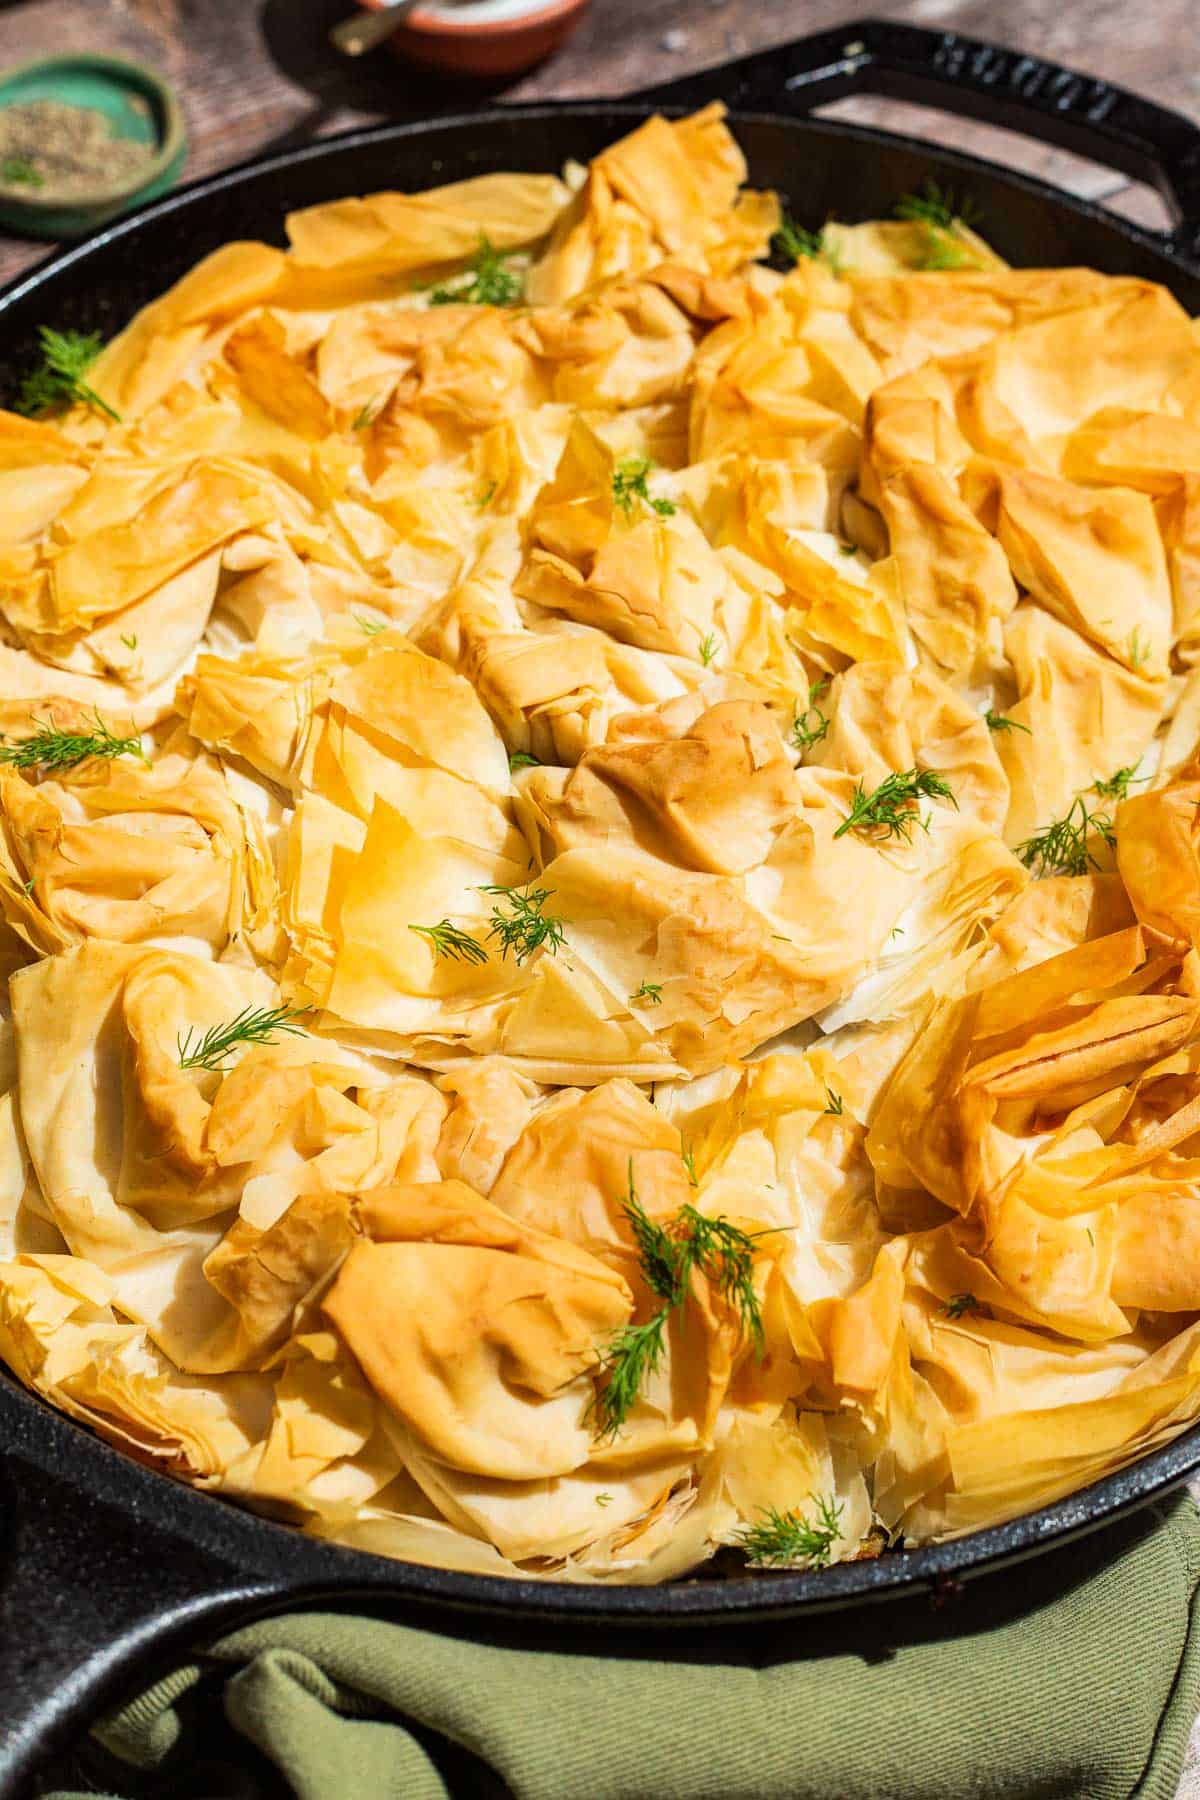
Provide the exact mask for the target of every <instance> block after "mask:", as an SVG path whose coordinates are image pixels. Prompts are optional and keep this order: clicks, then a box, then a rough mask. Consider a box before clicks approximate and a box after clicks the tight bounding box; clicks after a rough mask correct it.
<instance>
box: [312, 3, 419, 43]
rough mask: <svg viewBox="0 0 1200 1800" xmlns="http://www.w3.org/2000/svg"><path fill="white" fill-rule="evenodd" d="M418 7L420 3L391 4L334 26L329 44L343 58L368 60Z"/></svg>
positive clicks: (358, 14)
mask: <svg viewBox="0 0 1200 1800" xmlns="http://www.w3.org/2000/svg"><path fill="white" fill-rule="evenodd" d="M417 4H418V0H392V3H391V5H389V6H382V7H380V8H379V10H378V11H377V12H365V11H361V12H356V13H354V14H353V15H352V16H351V17H350V18H348V19H343V20H342V22H341V24H340V25H335V26H334V28H333V30H332V31H331V32H330V33H329V41H330V43H331V44H332V45H333V47H334V49H335V50H340V51H341V52H342V54H343V56H365V55H366V53H367V51H368V50H374V48H375V46H376V44H382V42H383V40H384V38H386V37H390V36H391V35H392V33H393V31H395V29H396V27H397V25H399V24H400V23H401V22H402V21H403V20H404V19H406V18H407V17H408V15H409V13H410V12H411V11H412V10H413V8H414V6H416V5H417Z"/></svg>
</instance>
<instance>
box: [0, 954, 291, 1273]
mask: <svg viewBox="0 0 1200 1800" xmlns="http://www.w3.org/2000/svg"><path fill="white" fill-rule="evenodd" d="M271 997H272V995H271V989H270V984H269V983H267V982H266V980H265V979H264V977H263V976H261V975H260V974H258V973H256V972H254V971H251V970H248V969H241V968H234V967H230V966H228V965H224V964H214V963H211V962H204V961H201V960H200V959H199V958H197V957H191V956H179V955H173V954H170V953H168V952H166V951H162V950H154V949H142V948H138V947H134V946H130V945H124V944H117V943H109V942H105V941H103V940H102V939H87V940H85V941H84V943H82V944H81V945H79V946H78V947H76V948H73V949H69V950H66V951H64V952H63V953H62V954H61V955H58V956H52V957H48V958H46V959H45V960H44V961H42V962H39V963H35V964H33V965H31V966H30V967H29V968H26V969H23V970H21V971H20V973H19V975H18V976H17V977H16V978H14V980H13V983H12V1004H13V1017H14V1022H15V1025H16V1034H17V1056H18V1067H19V1068H20V1067H21V1066H22V1065H23V1066H24V1067H25V1069H26V1070H27V1071H30V1072H31V1071H33V1070H35V1069H36V1070H37V1071H38V1079H37V1081H36V1083H34V1082H33V1080H32V1074H30V1084H29V1086H28V1088H27V1089H26V1090H25V1092H24V1093H23V1096H22V1100H23V1104H22V1112H21V1116H22V1123H23V1127H24V1132H25V1139H26V1142H27V1144H28V1146H29V1154H30V1157H31V1159H32V1162H33V1166H34V1169H35V1170H36V1172H37V1175H38V1179H39V1182H40V1184H41V1188H42V1193H43V1195H44V1196H45V1199H46V1203H47V1206H48V1208H49V1210H50V1213H51V1215H52V1216H53V1217H54V1219H55V1222H56V1224H57V1225H58V1227H59V1229H60V1230H61V1231H62V1233H63V1236H64V1237H65V1238H66V1240H67V1243H68V1244H69V1245H70V1246H71V1248H72V1249H73V1250H74V1251H75V1252H76V1253H77V1254H78V1255H81V1256H90V1257H93V1258H95V1259H96V1260H98V1261H101V1262H102V1263H108V1262H109V1261H110V1260H111V1259H115V1258H120V1257H123V1256H126V1255H129V1254H132V1253H136V1252H138V1251H142V1252H149V1251H151V1250H153V1249H154V1248H155V1247H156V1244H157V1238H158V1233H159V1232H160V1231H165V1232H170V1231H171V1230H172V1229H173V1228H174V1227H175V1226H184V1225H190V1224H193V1223H196V1222H198V1221H202V1220H205V1219H208V1218H211V1217H213V1216H214V1215H215V1214H217V1213H219V1212H221V1211H222V1210H224V1209H226V1208H227V1207H228V1206H230V1205H231V1204H233V1202H234V1201H235V1200H236V1197H237V1193H238V1191H239V1189H238V1188H237V1187H236V1186H234V1185H233V1183H232V1182H231V1180H230V1178H228V1177H226V1176H223V1175H222V1174H221V1172H220V1165H219V1162H218V1159H217V1157H216V1156H215V1154H214V1153H213V1151H212V1150H211V1148H210V1146H209V1145H208V1142H207V1136H206V1133H207V1122H208V1118H209V1114H210V1111H211V1104H210V1100H209V1099H208V1098H206V1097H205V1096H206V1089H210V1088H211V1086H212V1085H213V1084H212V1083H211V1081H210V1080H209V1078H208V1077H207V1076H206V1075H205V1073H204V1071H203V1070H201V1071H200V1072H199V1073H197V1072H196V1071H194V1070H192V1069H189V1068H186V1067H183V1066H181V1057H182V1052H181V1049H180V1044H181V1043H186V1042H189V1040H188V1037H187V1034H188V1032H189V1031H190V1032H191V1033H192V1038H191V1040H190V1043H191V1045H192V1047H193V1048H194V1047H196V1045H197V1044H198V1042H199V1041H200V1040H201V1039H202V1038H203V1034H204V1033H205V1032H206V1031H207V1030H208V1029H209V1028H210V1027H212V1026H219V1025H221V1024H222V1023H225V1022H228V1021H229V1020H231V1019H233V1018H234V1017H236V1016H237V1014H238V1013H239V1012H241V1011H243V1010H244V1009H248V1008H254V1007H256V1006H258V1005H261V1003H262V1002H263V1000H264V999H267V1000H269V999H270V998H271Z"/></svg>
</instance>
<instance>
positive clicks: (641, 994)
mask: <svg viewBox="0 0 1200 1800" xmlns="http://www.w3.org/2000/svg"><path fill="white" fill-rule="evenodd" d="M629 999H630V1003H631V1004H632V1002H633V1001H634V1000H644V1001H645V1002H646V1005H647V1006H661V1005H662V983H661V981H643V983H642V985H641V987H640V988H638V990H637V992H636V993H635V994H630V996H629Z"/></svg>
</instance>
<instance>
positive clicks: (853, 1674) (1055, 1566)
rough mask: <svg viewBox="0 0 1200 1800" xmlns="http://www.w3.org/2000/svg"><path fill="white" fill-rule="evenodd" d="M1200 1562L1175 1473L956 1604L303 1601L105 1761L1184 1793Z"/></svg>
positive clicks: (782, 1799) (156, 1781)
mask: <svg viewBox="0 0 1200 1800" xmlns="http://www.w3.org/2000/svg"><path fill="white" fill-rule="evenodd" d="M1198 1582H1200V1514H1198V1513H1197V1510H1196V1508H1195V1506H1194V1505H1193V1503H1192V1502H1191V1501H1190V1500H1189V1499H1186V1498H1183V1499H1176V1500H1173V1501H1171V1502H1169V1503H1166V1504H1163V1505H1160V1506H1158V1507H1151V1508H1147V1509H1145V1510H1144V1511H1143V1512H1141V1513H1139V1514H1137V1515H1136V1516H1135V1517H1134V1518H1132V1519H1129V1520H1126V1521H1124V1522H1122V1523H1121V1524H1120V1525H1118V1526H1115V1527H1113V1528H1112V1529H1111V1530H1108V1531H1106V1532H1105V1533H1103V1534H1102V1535H1099V1534H1098V1535H1093V1536H1091V1537H1088V1538H1085V1539H1081V1540H1079V1541H1078V1542H1077V1543H1076V1544H1073V1545H1070V1546H1068V1547H1066V1548H1065V1549H1063V1550H1059V1551H1055V1552H1053V1553H1052V1554H1050V1555H1048V1556H1045V1557H1043V1558H1040V1559H1039V1560H1038V1561H1036V1562H1026V1563H1022V1564H1019V1565H1014V1566H1013V1567H1012V1568H1010V1569H1008V1570H1005V1571H1002V1572H999V1573H997V1574H993V1575H989V1576H987V1577H983V1578H980V1579H978V1580H975V1581H972V1582H970V1583H968V1584H966V1585H965V1586H964V1587H963V1588H962V1589H961V1590H960V1591H958V1592H953V1591H952V1592H951V1593H949V1594H947V1595H943V1597H942V1604H941V1605H940V1607H936V1606H934V1605H933V1604H932V1603H931V1602H930V1600H929V1598H928V1596H925V1597H922V1598H920V1599H912V1600H905V1601H901V1602H897V1601H892V1602H885V1603H882V1604H878V1605H874V1606H866V1607H859V1608H857V1609H855V1610H854V1611H853V1612H840V1613H821V1614H808V1615H804V1616H802V1617H800V1618H798V1619H794V1620H791V1621H787V1622H784V1623H781V1624H770V1625H766V1624H758V1625H754V1626H747V1627H738V1628H732V1627H726V1626H709V1627H706V1628H702V1629H700V1630H699V1631H689V1632H687V1633H686V1634H680V1633H678V1632H677V1633H675V1634H674V1635H668V1634H664V1633H661V1632H659V1633H647V1632H645V1631H643V1632H641V1633H638V1634H629V1633H623V1634H622V1635H620V1636H619V1637H614V1636H613V1635H612V1634H611V1633H609V1632H607V1631H606V1630H605V1629H603V1628H599V1627H592V1628H590V1629H589V1630H588V1631H587V1632H586V1633H582V1634H581V1633H579V1632H578V1631H571V1632H568V1631H567V1630H565V1629H557V1630H547V1628H540V1630H539V1635H537V1636H536V1637H532V1636H530V1632H529V1630H528V1629H526V1631H525V1632H524V1633H523V1634H522V1637H521V1640H520V1641H519V1642H517V1641H513V1639H512V1638H511V1637H510V1638H508V1639H505V1638H504V1637H503V1636H498V1635H497V1632H496V1630H495V1629H494V1628H490V1627H488V1626H486V1625H480V1624H476V1625H474V1626H469V1625H466V1624H463V1623H459V1624H458V1625H456V1626H454V1627H451V1628H449V1629H447V1630H442V1629H440V1628H439V1629H432V1628H429V1627H428V1626H427V1625H425V1624H421V1625H415V1624H396V1623H393V1622H391V1621H390V1620H383V1619H378V1618H370V1617H367V1618H364V1617H352V1616H349V1615H341V1614H337V1613H304V1614H294V1615H292V1616H289V1617H283V1618H276V1619H272V1620H269V1621H266V1622H263V1623H259V1624H256V1625H252V1626H250V1627H249V1628H247V1629H245V1630H242V1631H237V1632H234V1633H233V1635H232V1636H230V1637H226V1638H224V1639H222V1641H221V1642H220V1643H218V1644H216V1645H214V1646H213V1647H212V1648H211V1650H210V1651H209V1652H208V1654H207V1655H206V1656H205V1657H203V1658H198V1659H197V1660H196V1661H195V1662H191V1663H188V1664H187V1665H186V1666H185V1667H183V1668H181V1669H177V1670H175V1671H174V1672H173V1673H172V1674H171V1675H168V1676H167V1677H166V1678H165V1679H164V1680H162V1681H160V1682H158V1683H157V1684H156V1686H154V1687H153V1688H151V1689H150V1690H149V1691H148V1692H147V1693H144V1694H142V1695H141V1696H140V1698H139V1699H137V1700H135V1701H134V1702H133V1703H132V1704H131V1705H129V1706H127V1707H126V1708H125V1709H124V1711H122V1712H121V1713H119V1714H117V1715H115V1716H114V1717H112V1718H110V1719H108V1720H106V1721H105V1722H104V1723H103V1724H102V1725H101V1726H100V1727H99V1728H98V1735H99V1737H100V1738H101V1740H102V1742H103V1744H104V1745H105V1746H106V1747H107V1751H108V1752H109V1753H110V1756H115V1757H118V1758H120V1759H121V1762H120V1763H112V1762H109V1763H108V1775H107V1779H108V1780H109V1781H110V1783H111V1782H113V1781H114V1780H115V1781H116V1784H117V1785H119V1787H120V1790H121V1792H122V1793H123V1794H135V1793H136V1794H145V1793H154V1794H162V1795H170V1796H172V1797H173V1800H174V1797H176V1796H179V1797H182V1796H185V1795H191V1794H200V1793H203V1794H204V1795H205V1796H218V1795H219V1796H233V1795H237V1796H242V1797H244V1800H258V1797H259V1796H265V1795H267V1794H269V1793H283V1794H286V1793H288V1792H289V1791H294V1793H295V1794H296V1795H298V1796H299V1797H300V1800H343V1797H345V1800H442V1797H443V1796H446V1795H454V1796H471V1800H476V1797H477V1796H486V1795H501V1796H502V1795H506V1794H512V1795H516V1796H519V1797H520V1800H776V1797H778V1800H808V1797H810V1796H811V1800H859V1797H861V1800H885V1797H886V1800H932V1797H935V1796H937V1797H942V1800H957V1797H958V1796H963V1797H964V1800H967V1797H968V1796H969V1797H971V1800H982V1797H983V1796H989V1797H990V1796H1013V1797H1014V1800H1068V1797H1070V1796H1079V1797H1080V1800H1084V1797H1086V1800H1110V1797H1111V1800H1118V1797H1121V1800H1124V1797H1125V1796H1131V1795H1137V1796H1139V1800H1174V1795H1175V1791H1176V1787H1177V1784H1178V1779H1179V1772H1180V1768H1181V1766H1182V1762H1183V1756H1184V1751H1185V1748H1186V1744H1187V1736H1188V1732H1189V1730H1190V1727H1191V1724H1192V1720H1193V1717H1194V1715H1195V1713H1196V1710H1197V1705H1198V1704H1200V1645H1198V1642H1197V1631H1196V1626H1195V1605H1194V1602H1195V1595H1196V1591H1197V1584H1198ZM222 1707H223V1709H224V1721H221V1719H220V1714H219V1709H220V1708H222ZM214 1715H216V1716H215V1718H214ZM229 1727H232V1728H233V1731H235V1732H236V1733H239V1734H241V1736H240V1737H233V1736H232V1735H231V1734H230V1735H229V1737H228V1742H229V1743H230V1744H231V1745H232V1746H233V1748H234V1755H233V1756H232V1757H228V1758H227V1759H226V1761H225V1762H224V1763H222V1764H220V1767H222V1768H223V1769H224V1771H225V1773H224V1776H220V1775H218V1774H215V1773H214V1767H215V1765H214V1764H213V1761H212V1758H213V1749H214V1744H215V1743H216V1742H217V1740H218V1738H219V1736H220V1734H221V1733H228V1728H229ZM244 1739H248V1740H249V1741H250V1743H251V1744H252V1745H255V1746H257V1751H253V1750H249V1749H247V1748H246V1747H245V1746H244V1743H243V1740H244ZM259 1752H261V1753H262V1754H261V1755H260V1754H259ZM218 1760H219V1759H218ZM131 1765H132V1768H131V1767H130V1766H131ZM201 1765H202V1768H203V1775H202V1777H201V1775H198V1774H197V1770H198V1769H199V1768H200V1767H201ZM114 1770H119V1771H120V1773H119V1774H117V1775H116V1776H115V1777H114V1774H113V1771H114ZM137 1770H141V1771H143V1773H142V1774H140V1775H139V1774H137V1773H136V1771H137ZM146 1771H149V1772H150V1773H149V1774H147V1773H145V1772H146ZM272 1771H278V1772H279V1774H281V1775H282V1777H283V1778H284V1781H283V1782H280V1781H279V1779H278V1776H277V1775H276V1774H274V1773H272ZM189 1772H190V1773H189ZM91 1778H94V1771H93V1777H91ZM222 1781H223V1782H224V1785H222V1784H221V1783H222ZM197 1782H199V1785H196V1783H197ZM55 1800H82V1796H81V1795H71V1796H69V1797H68V1796H67V1795H66V1794H65V1793H63V1792H60V1793H59V1794H58V1795H57V1796H56V1797H55ZM89 1800H96V1794H95V1788H94V1787H93V1789H92V1791H91V1794H90V1797H89Z"/></svg>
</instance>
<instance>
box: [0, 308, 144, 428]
mask: <svg viewBox="0 0 1200 1800" xmlns="http://www.w3.org/2000/svg"><path fill="white" fill-rule="evenodd" d="M38 339H39V342H40V344H41V348H42V360H41V362H40V363H39V364H38V366H37V368H36V369H31V370H30V372H29V374H28V375H26V377H25V379H24V381H23V382H22V383H21V392H20V396H19V398H18V400H17V403H16V408H15V410H16V411H17V412H19V413H24V414H25V415H26V416H27V417H28V418H38V417H40V415H41V414H42V413H45V412H53V411H55V410H56V409H57V408H59V407H64V406H69V405H70V404H71V402H72V401H76V400H78V401H81V402H82V403H83V405H84V406H90V407H93V408H94V409H95V411H97V412H102V413H105V414H107V416H108V417H109V418H110V419H115V420H116V421H117V423H118V424H119V423H120V420H121V415H120V413H119V412H118V411H117V410H116V408H115V407H113V406H110V405H109V404H108V401H107V400H102V399H101V397H100V395H99V394H98V393H97V392H96V390H95V388H94V387H90V386H89V385H88V383H87V382H86V381H85V380H84V379H83V378H84V376H85V375H86V374H87V372H88V370H89V369H90V368H91V366H92V364H93V363H94V362H95V360H96V358H97V357H98V356H99V354H100V352H101V351H102V350H103V348H104V339H103V338H102V337H101V336H100V334H99V332H89V333H87V334H85V333H83V332H81V331H55V330H54V329H53V327H52V326H50V325H40V326H39V327H38Z"/></svg>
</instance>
